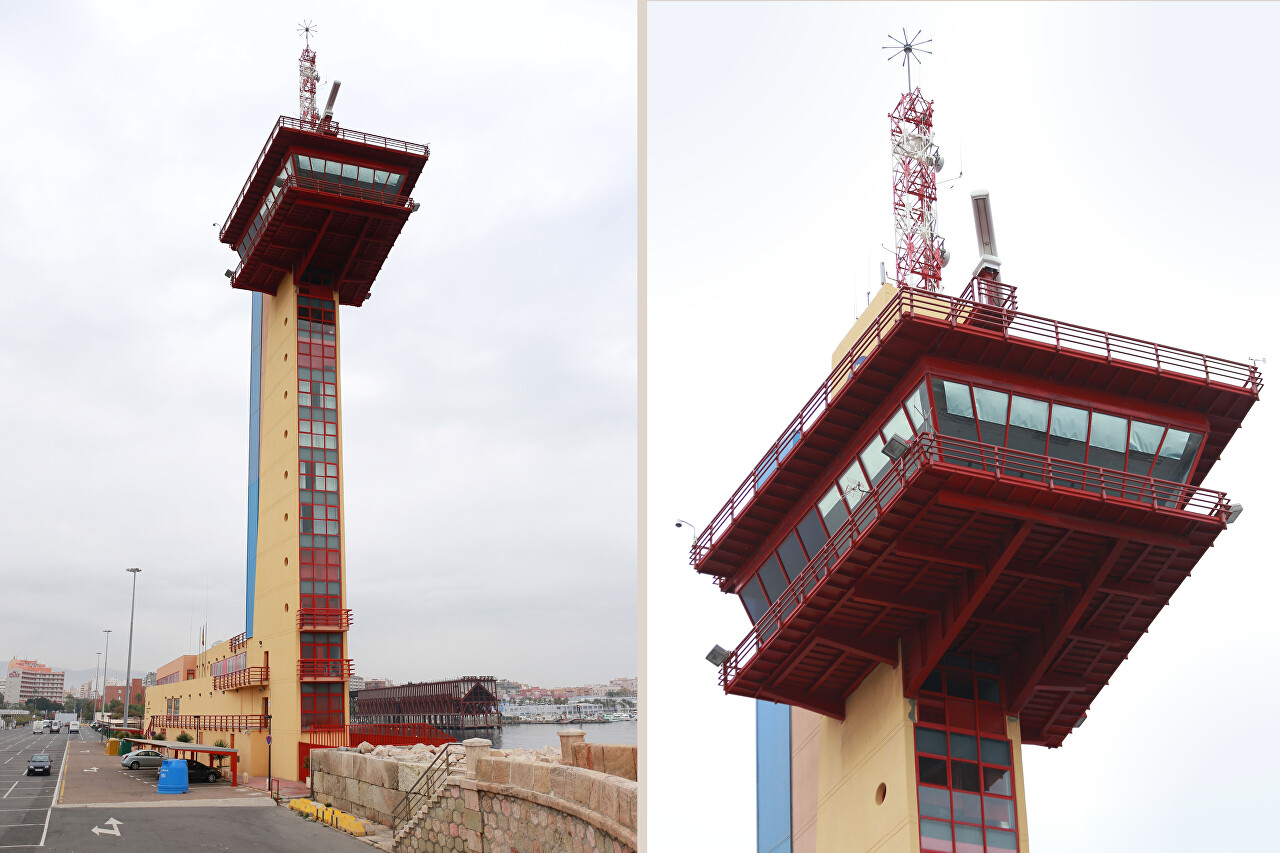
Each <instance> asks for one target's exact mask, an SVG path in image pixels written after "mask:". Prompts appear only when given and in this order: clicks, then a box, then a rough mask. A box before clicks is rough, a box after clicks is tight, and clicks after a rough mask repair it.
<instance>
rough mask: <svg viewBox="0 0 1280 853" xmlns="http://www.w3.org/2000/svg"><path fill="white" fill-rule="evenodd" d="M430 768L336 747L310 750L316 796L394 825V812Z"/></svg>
mask: <svg viewBox="0 0 1280 853" xmlns="http://www.w3.org/2000/svg"><path fill="white" fill-rule="evenodd" d="M426 769H427V765H426V764H417V763H413V762H408V761H399V762H397V761H389V760H387V759H385V758H374V757H373V756H370V755H362V754H360V753H358V752H340V751H338V750H335V749H316V750H312V751H311V786H312V790H313V791H315V799H316V800H318V801H319V802H322V803H329V804H331V805H333V807H334V808H338V809H342V810H343V811H344V812H350V813H351V814H354V815H357V816H358V817H363V818H368V819H369V820H373V821H377V822H378V823H381V824H384V825H386V826H390V825H391V813H392V811H394V810H395V807H396V805H398V804H399V802H400V798H401V797H403V796H404V794H403V792H404V791H406V790H408V789H409V788H410V787H411V786H412V785H413V783H414V782H416V781H418V777H419V776H421V775H422V773H423V771H424V770H426Z"/></svg>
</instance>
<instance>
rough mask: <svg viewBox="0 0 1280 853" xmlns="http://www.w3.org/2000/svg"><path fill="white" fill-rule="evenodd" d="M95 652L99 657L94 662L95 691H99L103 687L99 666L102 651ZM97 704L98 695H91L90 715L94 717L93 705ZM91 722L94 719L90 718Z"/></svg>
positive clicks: (100, 664)
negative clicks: (99, 677)
mask: <svg viewBox="0 0 1280 853" xmlns="http://www.w3.org/2000/svg"><path fill="white" fill-rule="evenodd" d="M94 654H95V655H97V656H98V659H97V660H96V661H94V662H93V692H94V693H97V692H98V691H99V690H100V689H101V687H102V685H101V683H100V682H99V681H98V668H99V667H101V666H102V652H94ZM97 704H98V697H97V696H92V695H91V696H90V697H89V716H90V717H93V706H94V705H97ZM90 722H92V720H90Z"/></svg>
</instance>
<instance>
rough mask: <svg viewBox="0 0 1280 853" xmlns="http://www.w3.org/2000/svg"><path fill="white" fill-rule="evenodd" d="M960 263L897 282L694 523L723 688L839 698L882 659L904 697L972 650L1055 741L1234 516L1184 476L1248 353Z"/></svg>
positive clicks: (1245, 378)
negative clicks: (1078, 322)
mask: <svg viewBox="0 0 1280 853" xmlns="http://www.w3.org/2000/svg"><path fill="white" fill-rule="evenodd" d="M975 284H977V285H978V289H977V291H976V292H975V288H974V284H971V285H970V287H969V289H967V290H966V291H965V294H964V295H963V296H962V297H961V298H955V297H948V296H943V295H940V294H936V293H927V292H924V291H921V290H912V289H904V290H899V291H898V292H897V294H896V295H895V296H894V297H893V298H892V299H891V300H890V301H889V302H888V303H887V305H886V306H885V307H884V308H883V309H882V310H881V312H880V313H879V315H878V316H876V317H875V318H874V321H873V322H871V323H870V325H869V327H868V328H867V331H866V332H865V334H863V335H862V336H861V338H860V339H859V340H858V341H857V342H856V343H855V344H854V346H853V347H852V349H851V350H850V352H849V353H848V354H846V355H845V357H844V359H843V360H842V361H841V362H840V364H839V365H838V366H837V367H836V369H835V370H834V371H833V372H832V373H831V375H830V376H829V377H828V378H827V380H826V381H825V382H824V383H823V384H822V385H821V387H819V388H818V390H817V391H816V392H815V393H814V395H813V397H812V398H810V400H809V402H808V404H806V406H805V407H804V409H803V410H802V411H801V412H800V413H799V414H798V415H797V416H796V417H795V418H794V419H793V420H792V422H791V423H790V424H789V425H788V427H787V428H786V430H785V431H784V432H783V433H782V437H781V438H779V439H778V441H777V442H775V444H774V445H773V447H772V448H770V450H769V452H768V453H767V454H766V455H765V457H764V459H763V460H761V461H760V463H759V464H758V465H756V466H755V468H754V469H753V470H752V472H751V474H750V475H749V476H748V477H747V479H746V481H745V482H744V483H743V484H742V486H741V487H739V489H738V490H737V491H736V492H735V493H734V495H733V497H732V498H731V499H730V500H729V502H728V503H726V504H725V506H724V508H723V509H721V510H720V512H719V513H718V514H717V515H716V517H715V519H714V520H713V521H712V523H711V524H710V525H709V526H708V527H707V529H706V530H704V531H703V532H702V534H701V535H700V536H699V538H698V540H697V542H696V543H695V545H694V548H693V552H692V559H691V562H692V563H693V565H694V567H695V568H696V569H697V571H699V572H701V573H705V574H710V575H713V576H714V577H715V579H716V580H717V582H718V583H719V585H720V587H721V589H723V590H724V591H726V592H733V593H736V594H737V595H739V596H740V597H741V598H742V601H743V604H744V606H745V607H746V609H747V612H748V614H749V615H750V617H751V620H752V622H753V625H754V627H753V628H752V630H751V632H750V633H749V634H748V635H747V637H746V638H745V639H744V640H743V641H742V642H741V643H740V644H739V645H738V647H737V648H736V649H734V650H733V652H732V653H731V654H730V655H729V657H728V659H727V660H725V661H724V663H723V665H722V667H721V673H720V680H721V683H722V684H723V686H724V688H725V690H726V691H727V692H729V693H733V694H738V695H743V696H750V697H754V698H760V699H767V700H771V701H775V702H782V703H785V704H789V705H795V706H799V707H803V708H808V709H810V710H813V711H817V712H819V713H822V714H826V715H828V716H831V717H835V718H838V719H843V717H844V707H845V705H844V700H845V698H846V697H847V696H849V694H850V693H851V692H853V690H854V689H855V688H856V687H857V686H858V685H859V683H860V682H861V681H862V679H863V678H864V677H866V675H867V674H868V673H869V672H870V671H871V670H872V669H873V668H874V667H875V666H876V665H877V664H879V663H886V664H889V665H892V666H902V667H903V683H904V685H905V692H906V695H907V696H908V697H910V698H916V697H917V696H919V694H920V692H921V691H922V690H924V691H925V693H926V694H930V693H936V692H938V691H939V690H941V688H940V687H937V686H935V685H937V684H941V679H940V677H939V675H938V670H939V668H940V667H941V665H942V664H943V663H945V662H946V661H947V660H948V658H947V656H948V655H958V656H973V657H975V658H980V659H983V660H986V661H991V662H995V663H993V665H992V668H993V669H995V668H998V670H999V672H998V678H999V682H1000V695H1001V696H1002V697H1003V702H1002V704H1003V706H1004V711H1005V713H1008V714H1016V715H1018V716H1019V717H1020V720H1021V730H1022V735H1023V742H1024V743H1032V744H1039V745H1046V746H1058V745H1060V744H1061V743H1062V741H1063V739H1064V738H1065V737H1066V736H1067V735H1068V734H1069V733H1070V732H1071V730H1072V728H1073V727H1074V726H1076V725H1078V724H1079V723H1080V722H1081V721H1082V720H1083V718H1084V716H1085V713H1086V712H1087V710H1088V708H1089V706H1090V704H1091V703H1092V701H1093V699H1094V697H1096V696H1097V695H1098V693H1099V691H1101V689H1102V688H1103V686H1104V685H1106V684H1107V682H1108V680H1109V679H1110V678H1111V676H1112V674H1113V673H1114V672H1115V671H1116V668H1117V667H1118V666H1119V665H1120V663H1121V662H1122V661H1123V660H1124V659H1125V657H1126V656H1127V655H1128V653H1129V651H1130V650H1131V649H1132V648H1133V646H1134V644H1135V643H1136V642H1137V641H1138V639H1139V638H1140V637H1141V636H1142V634H1143V633H1144V632H1145V631H1146V630H1147V628H1148V626H1150V624H1151V622H1152V620H1154V619H1155V617H1156V616H1157V615H1158V614H1159V612H1160V610H1161V608H1163V607H1164V606H1165V605H1166V604H1167V603H1168V602H1169V599H1170V597H1171V596H1172V595H1173V593H1174V592H1175V591H1176V590H1177V589H1178V586H1179V585H1180V584H1181V583H1182V581H1183V579H1185V578H1186V577H1187V576H1188V575H1189V574H1190V572H1191V570H1192V569H1193V568H1194V567H1195V565H1196V563H1197V562H1198V561H1199V560H1200V558H1201V556H1203V554H1204V553H1205V551H1206V550H1207V549H1208V548H1209V547H1210V546H1211V545H1212V544H1213V542H1214V539H1215V538H1216V537H1217V536H1218V534H1219V533H1221V532H1222V531H1223V529H1224V528H1225V527H1226V525H1227V524H1228V523H1229V522H1230V521H1232V520H1234V514H1235V512H1236V508H1235V507H1233V506H1232V505H1231V504H1230V503H1229V502H1228V500H1227V498H1226V496H1225V495H1223V494H1222V493H1220V492H1215V491H1211V490H1208V489H1203V488H1200V487H1199V484H1200V483H1201V482H1202V481H1203V479H1204V477H1205V475H1206V474H1207V473H1208V471H1209V469H1210V467H1212V465H1213V463H1214V462H1215V461H1216V460H1217V459H1218V458H1219V456H1220V455H1221V453H1222V451H1223V448H1224V447H1225V446H1226V444H1227V441H1228V440H1229V439H1230V438H1231V436H1232V435H1233V434H1234V433H1235V431H1236V430H1237V429H1238V428H1239V426H1240V424H1241V422H1242V420H1243V419H1244V417H1245V415H1246V414H1247V413H1248V411H1249V409H1250V407H1251V406H1252V405H1253V403H1254V402H1255V401H1256V400H1257V398H1258V394H1259V391H1260V389H1261V386H1262V380H1261V377H1260V376H1259V374H1258V373H1257V371H1256V369H1255V368H1253V367H1250V366H1249V365H1246V364H1238V363H1234V362H1229V361H1224V360H1221V359H1216V358H1212V357H1209V356H1204V355H1200V354H1196V353H1192V352H1188V351H1186V350H1181V349H1176V348H1172V347H1165V346H1161V345H1158V344H1153V343H1148V342H1145V341H1139V340H1135V339H1133V338H1127V337H1123V336H1120V335H1113V334H1109V333H1106V332H1100V331H1096V330H1093V329H1086V328H1083V327H1080V326H1072V325H1069V324H1065V323H1060V322H1057V321H1054V320H1049V319H1045V318H1041V317H1034V316H1031V315H1028V314H1023V313H1019V312H1018V311H1017V308H1016V300H1015V298H1014V295H1013V290H1012V288H1010V287H1008V286H1006V285H1000V284H998V283H989V282H975ZM950 701H951V700H950V699H947V698H944V697H936V698H931V697H929V696H928V695H926V697H924V698H922V699H921V700H920V706H921V719H922V720H924V719H925V718H926V717H927V716H928V714H929V713H931V712H932V713H938V714H941V713H942V711H943V709H942V706H941V703H943V702H950ZM934 704H937V705H938V706H939V707H938V709H936V711H930V710H929V709H928V708H926V706H929V708H932V706H933V705H934Z"/></svg>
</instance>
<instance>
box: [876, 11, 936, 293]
mask: <svg viewBox="0 0 1280 853" xmlns="http://www.w3.org/2000/svg"><path fill="white" fill-rule="evenodd" d="M919 37H920V33H919V32H918V31H917V32H916V34H915V35H914V36H911V37H910V38H908V37H907V31H906V30H905V29H904V30H903V31H902V39H901V40H899V39H898V38H897V37H896V36H892V35H891V36H889V38H890V40H892V41H893V42H894V43H893V44H892V45H888V46H886V47H885V50H892V51H894V53H893V54H891V55H890V56H889V59H890V60H893V59H896V58H897V57H899V56H901V57H902V64H903V66H904V67H905V68H906V69H907V91H906V93H905V94H904V95H903V96H902V97H901V98H900V99H899V100H898V105H897V106H896V107H895V108H894V110H893V112H891V113H889V140H890V143H891V146H892V150H893V231H894V255H895V258H896V270H895V274H896V276H897V282H898V286H899V287H918V288H921V289H923V290H929V291H936V290H939V289H941V286H942V285H941V280H942V267H943V266H945V265H946V262H947V261H948V260H949V259H950V256H949V255H948V253H947V251H946V248H945V247H944V245H943V239H942V238H941V237H939V236H938V211H937V204H938V170H939V169H941V168H942V163H943V157H942V154H941V152H940V151H939V150H938V146H937V145H936V144H935V143H934V140H933V101H926V100H925V99H924V96H923V95H922V94H920V90H919V89H916V88H912V86H911V63H912V61H915V62H917V63H918V62H920V57H919V55H918V54H921V53H932V51H929V50H924V49H923V48H922V47H921V45H926V44H929V43H930V42H931V41H932V39H925V40H924V41H917V39H918V38H919Z"/></svg>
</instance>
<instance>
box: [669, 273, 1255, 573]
mask: <svg viewBox="0 0 1280 853" xmlns="http://www.w3.org/2000/svg"><path fill="white" fill-rule="evenodd" d="M1006 287H1007V285H1006ZM903 317H914V318H917V319H919V318H923V319H925V320H933V321H935V322H939V323H947V324H949V325H952V326H956V325H969V324H974V325H987V326H991V325H996V324H998V326H999V327H1000V328H1001V329H1002V334H1003V335H1004V336H1005V337H1008V338H1016V339H1018V340H1019V341H1022V342H1025V343H1031V344H1034V345H1039V346H1041V347H1044V348H1048V349H1054V350H1069V351H1071V352H1076V353H1081V354H1086V355H1094V356H1101V357H1104V358H1106V360H1107V361H1122V362H1125V363H1126V364H1131V365H1135V366H1138V367H1143V368H1147V369H1153V370H1155V371H1156V372H1157V373H1176V374H1178V375H1179V376H1182V377H1186V378H1189V379H1199V380H1201V381H1203V382H1204V383H1205V384H1212V383H1218V384H1221V385H1225V386H1228V387H1231V388H1239V389H1241V390H1243V391H1247V392H1249V393H1251V394H1253V396H1255V397H1256V396H1257V395H1258V392H1259V391H1260V390H1261V389H1262V375H1261V374H1260V373H1259V372H1258V370H1257V368H1255V367H1253V366H1251V365H1248V364H1240V363H1239V362H1234V361H1227V360H1225V359H1221V358H1213V357H1211V356H1206V355H1202V354H1199V353H1193V352H1191V351H1189V350H1183V349H1178V348H1176V347H1166V346H1163V345H1161V344H1154V343H1150V342H1148V341H1142V340H1138V339H1137V338H1130V337H1126V336H1124V335H1113V334H1111V333H1109V332H1101V331H1097V330H1095V329H1088V328H1085V327H1084V326H1075V325H1072V324H1070V323H1061V322H1059V321H1057V320H1050V319H1047V318H1044V317H1036V316H1033V315H1030V314H1019V313H1016V312H1012V311H1009V310H1008V309H1005V308H1001V307H995V306H992V305H984V304H981V303H978V302H973V301H971V300H967V299H957V298H956V297H954V296H945V295H943V294H940V293H929V292H927V291H923V290H919V289H917V288H901V289H899V290H898V292H897V293H896V294H895V295H894V297H893V298H892V299H891V300H890V301H889V303H888V304H887V305H885V307H884V309H883V310H882V311H881V312H880V313H879V314H878V315H877V316H876V318H875V320H874V321H873V322H872V324H871V326H870V327H869V328H868V329H867V330H866V331H865V332H863V334H862V336H861V337H859V338H858V340H857V342H856V343H854V345H853V346H852V347H851V348H850V349H849V351H848V352H847V353H845V355H844V358H842V359H840V363H839V364H837V365H836V368H835V369H834V370H832V371H831V374H830V375H829V376H828V377H827V378H826V379H825V380H824V381H823V383H822V384H821V385H820V386H818V390H817V391H815V392H814V393H813V396H812V397H810V398H809V401H808V402H807V403H805V405H804V407H803V408H801V410H800V413H799V414H798V415H796V416H795V417H794V418H792V419H791V423H789V424H788V425H787V428H786V429H784V430H783V431H782V436H781V437H780V438H779V439H778V440H777V441H775V442H774V443H773V446H772V447H770V448H769V450H768V451H767V452H766V453H765V455H764V457H763V458H762V459H761V460H760V462H759V463H758V464H757V465H756V466H755V468H753V469H752V471H751V473H750V474H748V475H747V478H746V480H744V481H743V482H742V485H740V486H739V487H738V488H737V490H736V491H735V492H734V493H733V495H732V496H731V497H730V498H729V500H728V501H727V502H726V503H725V505H724V506H723V507H721V509H720V511H719V512H717V513H716V515H715V517H714V518H713V519H712V520H711V523H710V524H708V525H707V526H706V528H705V529H704V530H703V531H702V533H700V534H699V535H698V538H697V540H696V541H695V542H694V544H693V547H692V549H691V551H690V557H689V562H690V563H691V564H692V565H694V566H695V567H696V566H699V565H701V563H702V562H703V560H705V559H706V558H707V556H708V555H709V554H710V553H711V548H712V546H713V545H715V543H716V542H718V541H719V540H720V537H721V536H723V535H724V533H725V531H726V530H728V528H729V527H730V526H732V524H733V522H734V521H735V520H736V519H737V518H738V517H739V516H741V515H742V514H743V513H744V512H746V510H747V509H748V508H749V507H750V506H751V504H752V502H753V501H754V500H755V495H756V492H758V491H759V490H760V489H762V488H763V487H764V486H765V484H767V483H768V482H769V480H770V478H772V477H773V475H774V473H775V472H776V471H777V470H778V467H779V466H780V465H781V464H782V462H783V460H785V459H786V458H787V456H788V455H789V454H790V453H791V451H792V450H793V449H795V447H796V445H797V444H799V443H800V439H801V438H802V437H803V436H804V435H805V434H806V433H808V432H809V430H810V429H812V428H813V426H814V425H815V424H816V423H817V422H818V421H819V420H820V419H821V417H822V415H823V413H824V412H825V411H826V409H827V407H828V405H830V403H831V402H832V401H834V400H835V399H836V397H837V396H838V395H839V393H840V392H841V391H842V390H843V389H844V387H845V386H846V385H847V384H849V383H851V382H854V381H856V380H857V378H858V376H859V374H860V373H861V371H862V369H863V366H864V365H865V364H866V362H867V360H868V359H869V358H870V356H871V355H872V354H873V353H874V352H875V351H876V350H877V349H879V347H880V345H881V344H882V343H883V341H884V339H885V338H886V337H887V336H888V334H889V332H890V331H891V330H892V329H893V327H894V326H896V325H897V324H898V323H899V321H900V320H901V319H902V318H903Z"/></svg>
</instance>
